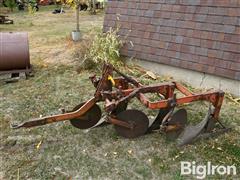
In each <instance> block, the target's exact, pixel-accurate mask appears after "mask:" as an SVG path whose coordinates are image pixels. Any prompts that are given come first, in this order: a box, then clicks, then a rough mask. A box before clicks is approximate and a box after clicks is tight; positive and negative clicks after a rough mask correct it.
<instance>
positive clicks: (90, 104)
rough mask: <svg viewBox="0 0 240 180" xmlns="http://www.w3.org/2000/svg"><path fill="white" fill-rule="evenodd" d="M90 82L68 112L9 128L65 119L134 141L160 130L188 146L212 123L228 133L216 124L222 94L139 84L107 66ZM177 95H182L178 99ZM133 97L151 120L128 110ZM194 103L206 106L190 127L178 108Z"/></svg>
mask: <svg viewBox="0 0 240 180" xmlns="http://www.w3.org/2000/svg"><path fill="white" fill-rule="evenodd" d="M114 76H116V77H114ZM90 80H91V81H92V83H93V85H94V87H95V88H96V91H95V93H94V96H93V97H92V98H91V99H90V100H88V101H86V102H83V103H80V104H79V105H77V106H76V107H75V108H73V110H71V111H69V112H64V113H62V114H59V115H53V116H46V117H42V118H38V119H33V120H30V121H27V122H24V123H22V124H19V125H12V128H14V129H17V128H23V127H25V128H30V127H36V126H41V125H45V124H50V123H54V122H59V121H65V120H69V121H70V123H71V124H72V125H73V126H74V127H76V128H79V129H88V128H93V127H96V126H100V125H101V124H105V125H109V124H113V125H114V127H115V130H116V132H117V134H118V135H120V136H122V137H125V138H136V137H139V136H142V135H144V134H147V133H150V132H154V131H160V132H163V133H164V134H166V136H167V138H170V139H176V140H177V141H178V145H179V146H183V145H186V144H190V143H192V142H193V141H195V140H196V139H197V138H198V137H200V136H202V137H203V136H204V134H205V135H209V134H211V132H213V130H214V129H215V124H216V123H219V124H220V125H221V127H222V130H221V132H227V131H228V130H229V129H228V128H225V127H224V126H223V125H222V123H221V122H220V121H219V113H220V109H221V106H222V102H223V98H224V92H223V91H209V92H204V93H198V94H196V93H192V92H191V91H189V90H188V89H187V88H186V87H185V86H183V85H182V84H180V83H178V82H164V83H160V84H155V85H143V84H141V83H140V82H139V81H138V80H136V79H135V78H133V77H130V76H128V75H125V74H123V73H121V72H120V71H118V70H117V69H115V68H114V67H113V66H112V65H111V64H105V65H104V66H103V70H102V76H101V78H97V77H96V76H91V77H90ZM177 93H178V94H182V96H180V97H178V94H177ZM147 94H154V95H157V96H155V97H158V99H156V100H155V101H150V100H149V98H148V97H147ZM134 98H136V99H138V100H139V101H140V103H141V104H142V105H143V106H145V109H147V110H148V111H150V110H155V111H156V110H157V112H158V113H157V114H156V117H155V118H154V119H151V118H149V116H148V115H147V114H146V113H144V112H142V111H140V110H138V109H133V108H130V106H128V105H129V104H130V102H131V100H132V99H134ZM195 101H206V102H208V103H209V104H210V106H209V110H208V112H207V114H206V116H205V118H204V119H203V120H202V121H201V122H200V123H198V124H197V125H194V126H193V125H188V124H189V123H188V117H187V111H186V109H184V108H179V106H181V107H182V106H183V105H184V104H186V103H188V104H189V103H192V102H195ZM100 102H103V103H104V111H105V112H106V114H107V115H106V118H101V117H102V110H101V108H100V106H99V105H98V103H100Z"/></svg>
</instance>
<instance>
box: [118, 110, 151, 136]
mask: <svg viewBox="0 0 240 180" xmlns="http://www.w3.org/2000/svg"><path fill="white" fill-rule="evenodd" d="M117 119H118V120H120V121H124V122H128V123H129V124H131V125H132V128H131V129H129V128H126V127H122V126H118V125H114V126H115V130H116V132H117V133H118V134H119V135H120V136H122V137H125V138H136V137H139V136H142V135H144V134H145V133H146V132H147V129H148V124H149V119H148V117H147V116H146V115H145V114H144V113H143V112H141V111H138V110H134V109H131V110H126V111H122V112H121V113H119V114H118V115H117Z"/></svg>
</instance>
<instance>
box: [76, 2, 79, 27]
mask: <svg viewBox="0 0 240 180" xmlns="http://www.w3.org/2000/svg"><path fill="white" fill-rule="evenodd" d="M79 7H80V6H79V5H77V7H76V21H77V22H76V25H77V29H76V31H80V28H79Z"/></svg>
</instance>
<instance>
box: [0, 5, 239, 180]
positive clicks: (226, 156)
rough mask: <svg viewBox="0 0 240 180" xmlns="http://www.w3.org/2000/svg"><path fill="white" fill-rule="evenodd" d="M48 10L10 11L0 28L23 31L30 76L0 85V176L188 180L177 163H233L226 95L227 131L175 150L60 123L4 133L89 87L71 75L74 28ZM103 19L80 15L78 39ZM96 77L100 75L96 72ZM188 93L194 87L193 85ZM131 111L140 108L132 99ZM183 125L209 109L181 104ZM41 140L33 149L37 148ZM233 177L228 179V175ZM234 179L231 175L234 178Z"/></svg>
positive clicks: (232, 113) (235, 144)
mask: <svg viewBox="0 0 240 180" xmlns="http://www.w3.org/2000/svg"><path fill="white" fill-rule="evenodd" d="M53 8H54V7H44V8H41V9H40V12H38V13H36V14H35V15H33V16H32V15H28V14H27V13H20V12H15V13H14V14H9V16H10V17H11V18H13V19H14V20H15V24H14V25H3V26H0V28H1V31H2V30H3V31H27V32H28V33H29V42H30V55H31V63H32V64H33V66H34V77H31V78H29V79H27V80H21V81H19V82H16V83H10V84H5V83H3V82H1V83H0V121H1V123H0V129H1V131H0V135H1V144H0V157H1V161H0V162H1V164H0V179H18V178H19V179H28V178H29V179H89V178H92V179H104V178H108V179H175V180H182V179H188V178H190V179H192V178H193V177H191V176H190V177H188V178H186V177H182V176H181V175H180V161H183V160H184V161H196V162H197V163H205V162H207V161H211V162H212V163H213V164H225V165H232V164H235V165H238V167H239V165H240V163H239V162H240V156H239V152H240V138H239V135H240V134H239V130H240V117H239V114H240V108H239V106H237V105H234V104H233V103H232V102H230V101H228V100H227V99H226V98H225V100H224V104H223V107H222V111H221V120H222V121H223V122H224V123H225V124H226V125H227V126H228V127H232V128H233V130H232V131H231V132H230V133H227V134H224V135H221V136H219V137H215V138H212V139H208V140H204V141H199V142H197V143H196V144H194V145H189V146H185V147H182V148H178V147H176V143H175V142H174V141H168V140H167V139H166V137H165V136H164V135H163V134H160V133H158V132H156V133H152V134H148V135H146V136H143V137H140V138H137V139H133V140H129V139H124V138H122V137H119V136H118V135H117V134H116V132H115V129H114V127H113V126H105V127H101V128H95V129H91V130H90V131H82V130H79V129H76V128H74V127H72V126H71V125H70V123H69V122H60V123H55V124H51V125H46V126H42V127H37V128H32V129H18V130H12V129H10V123H20V122H23V121H25V120H28V119H31V118H35V117H39V116H40V115H50V114H56V113H59V109H60V108H62V107H64V108H65V109H67V110H71V109H72V108H73V107H74V106H76V105H77V104H79V103H81V102H83V101H86V100H88V99H89V98H90V97H92V96H93V94H94V88H93V86H92V84H91V83H90V81H89V79H88V76H89V75H90V74H92V72H87V71H82V72H81V73H80V74H79V73H77V71H76V66H77V65H78V63H79V62H73V61H72V59H73V52H74V51H75V50H76V49H77V48H78V46H80V45H81V42H80V43H73V42H71V41H70V38H69V33H70V32H71V30H72V29H74V27H75V21H74V12H73V11H72V10H71V9H66V13H65V14H63V15H52V14H51V10H52V9H53ZM102 21H103V15H102V14H100V15H98V16H90V15H89V14H88V13H82V14H81V20H80V23H81V25H80V27H81V30H82V32H83V36H84V37H88V36H89V32H90V31H93V32H95V31H99V30H101V26H102ZM131 69H132V71H128V70H127V69H122V70H123V71H124V72H126V73H127V74H129V75H133V76H135V77H138V78H139V77H141V78H140V80H141V81H142V82H143V83H144V84H151V83H159V82H162V81H164V80H165V79H166V77H158V78H157V80H156V81H154V80H151V79H149V78H148V77H147V76H142V75H143V74H142V73H141V72H140V71H137V70H135V69H134V68H132V67H131ZM98 74H99V72H98ZM192 90H194V88H192ZM130 106H131V107H132V108H137V109H141V110H143V111H145V112H146V113H147V114H149V115H151V116H154V115H155V114H156V112H153V111H151V112H150V111H146V109H145V108H144V107H143V106H140V104H139V102H138V101H135V100H134V101H132V102H131V104H130ZM184 107H185V108H186V109H187V110H188V116H189V121H190V123H196V122H199V121H201V119H202V118H203V117H204V115H205V113H206V112H207V108H208V105H207V104H206V103H203V102H198V103H194V104H189V105H185V106H184ZM40 142H41V145H40V146H39V149H37V145H38V144H39V143H40ZM212 178H213V179H214V178H219V177H218V176H215V177H212ZM229 178H230V179H231V178H234V177H229ZM235 178H237V177H235Z"/></svg>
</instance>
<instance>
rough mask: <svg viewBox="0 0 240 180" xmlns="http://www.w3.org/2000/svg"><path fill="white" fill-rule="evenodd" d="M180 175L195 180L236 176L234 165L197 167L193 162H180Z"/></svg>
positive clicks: (209, 164) (208, 163) (210, 164)
mask: <svg viewBox="0 0 240 180" xmlns="http://www.w3.org/2000/svg"><path fill="white" fill-rule="evenodd" d="M181 175H182V176H184V175H194V176H195V177H196V178H197V179H204V178H206V176H211V175H222V176H224V175H237V168H236V166H234V165H231V166H226V165H212V163H211V162H207V164H206V165H197V164H196V162H195V161H192V162H188V161H181Z"/></svg>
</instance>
